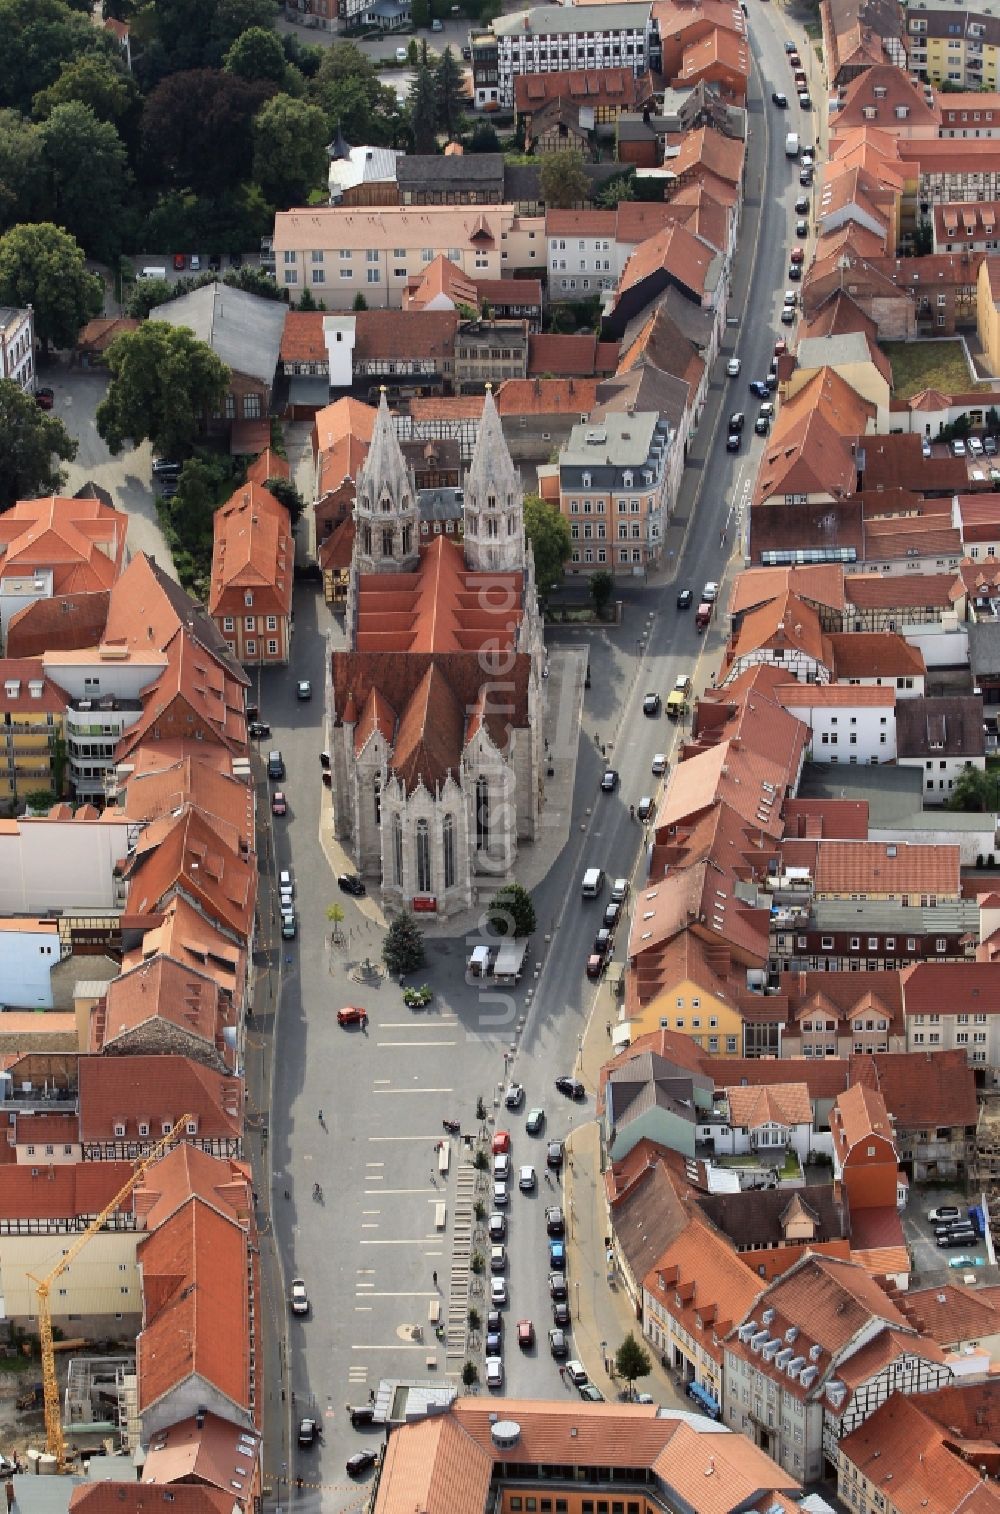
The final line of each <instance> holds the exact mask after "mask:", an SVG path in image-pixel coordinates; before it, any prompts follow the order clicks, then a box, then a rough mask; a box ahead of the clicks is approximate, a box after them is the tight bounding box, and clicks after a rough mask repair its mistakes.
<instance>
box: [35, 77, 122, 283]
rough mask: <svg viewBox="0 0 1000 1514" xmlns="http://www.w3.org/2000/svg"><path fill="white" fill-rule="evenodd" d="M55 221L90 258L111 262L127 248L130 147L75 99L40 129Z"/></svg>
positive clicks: (43, 123)
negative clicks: (125, 223) (127, 152)
mask: <svg viewBox="0 0 1000 1514" xmlns="http://www.w3.org/2000/svg"><path fill="white" fill-rule="evenodd" d="M38 135H39V138H40V140H41V144H42V160H43V162H44V164H45V168H46V174H47V178H48V183H49V190H50V193H51V196H52V200H51V218H52V219H53V220H54V221H55V222H56V223H57V224H58V225H60V226H62V227H64V228H65V230H66V231H68V232H70V233H71V234H72V235H73V236H75V237H76V239H77V241H78V242H79V243H80V244H81V246H82V247H83V248H84V250H85V251H86V253H87V254H88V256H90V257H92V258H98V259H100V260H101V261H102V262H108V261H110V260H111V258H113V257H114V256H115V255H116V254H117V253H118V252H119V251H120V250H121V245H122V231H123V224H122V223H123V216H124V211H125V205H126V201H127V198H128V189H129V183H130V174H129V171H128V166H127V163H126V155H125V146H124V144H123V142H122V139H121V137H119V135H118V132H117V130H116V129H115V127H114V126H112V124H111V122H110V121H99V120H98V118H97V117H96V116H95V115H94V112H93V111H92V110H91V108H90V106H89V105H82V104H81V103H80V101H79V100H70V101H68V102H67V103H66V104H65V105H57V106H55V107H54V109H53V111H52V113H51V115H50V116H49V117H48V119H47V120H45V121H43V122H42V124H41V125H40V126H39V128H38Z"/></svg>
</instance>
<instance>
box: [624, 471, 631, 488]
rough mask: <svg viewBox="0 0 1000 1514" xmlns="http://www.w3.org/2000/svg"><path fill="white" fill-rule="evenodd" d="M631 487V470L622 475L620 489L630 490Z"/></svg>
mask: <svg viewBox="0 0 1000 1514" xmlns="http://www.w3.org/2000/svg"><path fill="white" fill-rule="evenodd" d="M631 487H632V472H631V469H630V470H629V471H628V472H627V473H625V474H623V475H622V488H623V489H631Z"/></svg>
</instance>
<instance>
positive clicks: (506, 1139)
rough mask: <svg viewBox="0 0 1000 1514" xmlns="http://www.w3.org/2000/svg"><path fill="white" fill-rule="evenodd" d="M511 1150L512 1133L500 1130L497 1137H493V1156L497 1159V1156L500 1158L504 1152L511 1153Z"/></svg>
mask: <svg viewBox="0 0 1000 1514" xmlns="http://www.w3.org/2000/svg"><path fill="white" fill-rule="evenodd" d="M509 1150H510V1131H509V1130H498V1131H497V1133H496V1135H495V1136H494V1137H493V1155H494V1156H495V1157H496V1156H500V1155H501V1154H502V1153H503V1152H505V1151H509Z"/></svg>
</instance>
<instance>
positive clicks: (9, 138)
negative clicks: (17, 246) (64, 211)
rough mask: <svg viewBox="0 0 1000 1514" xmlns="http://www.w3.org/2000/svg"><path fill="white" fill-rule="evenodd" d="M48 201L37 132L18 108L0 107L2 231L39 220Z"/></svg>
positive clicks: (0, 203) (0, 201) (0, 215)
mask: <svg viewBox="0 0 1000 1514" xmlns="http://www.w3.org/2000/svg"><path fill="white" fill-rule="evenodd" d="M44 202H45V168H44V165H43V163H42V144H41V142H40V140H39V137H38V132H37V131H36V129H35V128H34V127H33V126H32V125H31V123H30V121H26V120H25V119H24V117H23V116H22V115H21V114H20V112H19V111H16V110H0V233H3V232H4V231H8V230H9V229H10V227H11V226H15V225H16V224H17V222H18V221H19V220H20V221H25V222H28V221H37V220H40V219H41V216H42V206H43V204H44Z"/></svg>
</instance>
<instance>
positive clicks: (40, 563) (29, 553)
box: [0, 495, 128, 594]
mask: <svg viewBox="0 0 1000 1514" xmlns="http://www.w3.org/2000/svg"><path fill="white" fill-rule="evenodd" d="M127 531H128V516H127V515H124V514H122V513H121V512H120V511H118V510H112V509H109V508H108V506H107V505H105V504H102V503H101V501H100V500H97V499H64V498H60V497H59V496H57V495H49V496H48V497H46V498H44V499H22V500H18V502H17V504H16V505H14V507H13V509H11V510H8V511H7V512H6V514H4V515H2V516H0V578H4V579H6V578H13V577H19V576H21V575H24V576H25V577H29V578H30V577H31V575H32V574H33V573H34V572H36V571H41V572H44V571H45V570H47V569H51V571H52V575H53V579H52V592H53V594H82V593H89V592H92V591H94V590H99V589H110V588H111V586H112V584H113V583H114V582H115V580H116V579H117V578H118V576H119V574H120V573H121V572H122V569H123V568H124V565H125V537H126V533H127Z"/></svg>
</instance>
